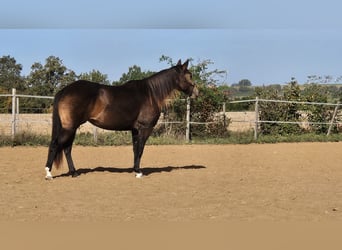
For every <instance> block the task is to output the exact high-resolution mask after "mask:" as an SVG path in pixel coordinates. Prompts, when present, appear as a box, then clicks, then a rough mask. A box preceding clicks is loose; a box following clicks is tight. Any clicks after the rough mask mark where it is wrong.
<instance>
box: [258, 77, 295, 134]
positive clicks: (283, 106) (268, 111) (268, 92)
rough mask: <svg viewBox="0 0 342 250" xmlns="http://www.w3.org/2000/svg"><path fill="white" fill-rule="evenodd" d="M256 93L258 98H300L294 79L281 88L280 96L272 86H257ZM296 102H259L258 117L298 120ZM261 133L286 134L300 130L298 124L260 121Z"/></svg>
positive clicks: (287, 120)
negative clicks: (281, 93) (281, 94)
mask: <svg viewBox="0 0 342 250" xmlns="http://www.w3.org/2000/svg"><path fill="white" fill-rule="evenodd" d="M255 92H256V95H257V96H258V97H259V98H260V99H268V100H279V99H281V100H284V101H298V100H299V99H300V88H299V86H298V84H297V82H296V81H294V80H292V81H291V82H290V83H289V84H288V85H287V86H286V87H285V88H284V90H283V96H280V93H279V90H278V89H277V88H273V87H257V88H256V89H255ZM298 107H299V106H298V104H294V103H278V102H263V101H260V102H259V112H260V113H259V119H260V120H262V121H285V122H298V121H300V113H299V110H298ZM260 130H261V133H262V134H264V135H267V134H280V135H288V134H295V133H299V132H300V131H301V128H300V126H299V125H298V124H291V123H289V124H279V123H271V122H267V123H261V124H260Z"/></svg>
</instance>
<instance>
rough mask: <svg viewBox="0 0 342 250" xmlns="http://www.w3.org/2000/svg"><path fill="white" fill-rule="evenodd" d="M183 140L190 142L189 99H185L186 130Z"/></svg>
mask: <svg viewBox="0 0 342 250" xmlns="http://www.w3.org/2000/svg"><path fill="white" fill-rule="evenodd" d="M185 140H186V141H187V142H189V141H190V97H188V98H187V99H186V130H185Z"/></svg>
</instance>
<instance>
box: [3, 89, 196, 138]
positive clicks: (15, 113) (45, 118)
mask: <svg viewBox="0 0 342 250" xmlns="http://www.w3.org/2000/svg"><path fill="white" fill-rule="evenodd" d="M1 97H11V99H12V108H11V114H2V115H1V116H0V123H1V122H5V123H9V124H11V126H10V127H11V129H10V134H11V136H12V139H14V137H15V135H16V134H17V130H18V128H19V127H21V128H22V130H23V127H24V126H26V130H27V127H29V125H32V123H34V122H39V123H47V124H48V125H50V126H49V127H51V123H52V120H51V114H38V115H40V119H39V120H38V121H37V119H32V116H33V115H32V114H20V112H19V111H20V108H19V106H20V104H19V99H20V98H38V99H51V100H53V99H54V97H52V96H37V95H21V94H16V89H12V94H0V98H1ZM184 101H186V110H187V111H186V112H187V113H186V121H185V123H186V130H185V131H186V132H185V134H186V135H185V138H186V140H187V141H189V140H190V124H191V123H192V122H191V121H190V98H187V99H184ZM30 117H31V118H30ZM177 123H179V124H181V123H184V122H182V121H160V122H159V124H177ZM29 130H30V128H29ZM31 130H32V128H31ZM81 130H86V131H92V132H93V134H94V139H95V138H97V133H98V128H97V127H95V126H93V125H91V124H90V123H87V124H85V125H83V127H82V128H81ZM1 132H2V131H1V130H0V133H1Z"/></svg>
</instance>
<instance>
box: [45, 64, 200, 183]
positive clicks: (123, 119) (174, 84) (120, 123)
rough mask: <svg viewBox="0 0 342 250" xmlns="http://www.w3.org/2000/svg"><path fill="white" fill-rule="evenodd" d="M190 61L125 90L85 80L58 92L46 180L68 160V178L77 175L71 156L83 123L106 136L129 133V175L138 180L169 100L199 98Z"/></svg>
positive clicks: (131, 82) (132, 82) (124, 88)
mask: <svg viewBox="0 0 342 250" xmlns="http://www.w3.org/2000/svg"><path fill="white" fill-rule="evenodd" d="M188 64H189V60H186V61H185V62H184V64H182V62H181V60H179V61H178V63H177V65H175V66H172V67H170V68H169V69H164V70H161V71H160V72H158V73H156V74H153V75H152V76H150V77H147V78H144V79H142V80H131V81H128V82H126V83H124V84H123V85H119V86H109V85H103V84H99V83H94V82H90V81H85V80H78V81H75V82H73V83H71V84H69V85H67V86H66V87H64V88H63V89H61V90H60V91H59V92H57V94H56V95H55V98H54V103H53V112H52V136H51V141H50V145H49V150H48V157H47V161H46V165H45V172H46V176H45V179H47V180H51V179H52V178H53V177H52V174H51V169H52V166H53V164H54V165H55V166H56V168H57V169H58V168H59V167H60V164H61V161H62V159H63V152H64V155H65V158H66V160H67V164H68V168H69V172H68V175H71V176H72V177H77V176H78V175H79V173H77V170H76V168H75V166H74V162H73V159H72V156H71V150H72V145H73V141H74V139H75V134H76V130H77V129H78V127H79V126H80V125H81V124H83V123H85V122H87V121H88V122H90V123H92V124H93V125H95V126H97V127H99V128H103V129H106V130H118V131H131V133H132V144H133V153H134V164H133V171H134V172H135V175H136V177H137V178H140V177H142V176H143V173H142V171H141V169H140V159H141V157H142V154H143V151H144V147H145V143H146V141H147V139H148V137H149V136H150V135H151V132H152V130H153V128H154V126H155V125H156V124H157V122H158V119H159V116H160V113H161V109H162V107H163V106H164V105H165V102H166V100H167V98H169V97H170V96H172V95H173V94H174V93H175V92H177V91H180V92H183V93H185V94H186V95H188V96H189V97H193V98H195V97H197V96H198V94H199V91H198V88H197V86H196V84H195V83H194V82H193V80H192V74H191V72H190V71H189V69H188Z"/></svg>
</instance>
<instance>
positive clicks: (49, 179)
mask: <svg viewBox="0 0 342 250" xmlns="http://www.w3.org/2000/svg"><path fill="white" fill-rule="evenodd" d="M52 179H53V177H52V176H51V175H47V176H45V180H47V181H51V180H52Z"/></svg>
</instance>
